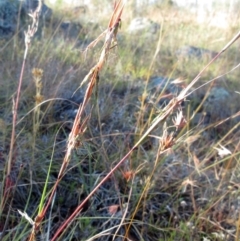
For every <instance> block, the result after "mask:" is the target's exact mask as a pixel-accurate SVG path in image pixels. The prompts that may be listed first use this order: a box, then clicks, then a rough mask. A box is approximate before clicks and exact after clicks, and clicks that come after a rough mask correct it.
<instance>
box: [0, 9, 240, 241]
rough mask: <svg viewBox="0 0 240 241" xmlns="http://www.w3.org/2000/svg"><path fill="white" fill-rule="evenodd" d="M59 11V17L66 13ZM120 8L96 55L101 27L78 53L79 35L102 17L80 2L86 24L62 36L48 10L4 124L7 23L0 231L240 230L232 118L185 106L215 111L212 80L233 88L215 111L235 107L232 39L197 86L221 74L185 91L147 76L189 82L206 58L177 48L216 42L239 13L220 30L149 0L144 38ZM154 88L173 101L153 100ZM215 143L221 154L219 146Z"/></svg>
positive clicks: (217, 236)
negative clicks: (117, 26) (109, 41)
mask: <svg viewBox="0 0 240 241" xmlns="http://www.w3.org/2000/svg"><path fill="white" fill-rule="evenodd" d="M64 11H65V12H64V16H65V18H66V17H67V18H68V19H71V20H76V18H75V15H72V14H71V11H69V10H67V9H65V10H64ZM130 12H131V8H130V6H128V5H126V6H125V9H124V11H123V16H122V29H121V30H119V32H118V35H119V36H118V38H119V40H118V45H117V47H113V48H111V49H109V48H106V51H107V53H108V55H107V58H106V56H105V57H104V59H105V61H102V62H101V58H100V60H99V62H98V59H99V56H100V54H101V53H102V52H101V51H102V49H103V47H102V46H103V43H104V42H103V41H100V42H99V43H98V45H96V47H95V48H90V49H89V50H88V51H87V55H86V56H85V57H84V55H83V54H82V46H78V44H77V43H79V42H84V46H85V45H86V44H89V43H90V42H91V41H92V40H94V39H96V38H97V36H98V35H99V34H100V33H101V32H102V31H103V30H104V29H106V27H107V26H108V21H109V18H108V19H106V18H105V17H103V16H101V17H98V18H97V16H95V15H96V14H95V15H94V13H91V12H89V13H87V14H89V16H90V17H89V18H91V17H94V18H95V21H96V24H89V23H87V20H86V17H84V16H83V18H82V19H84V24H83V27H82V28H81V30H80V32H79V34H78V35H77V36H74V37H71V36H65V35H64V33H63V32H62V31H61V30H60V23H61V21H63V20H66V19H63V17H62V15H61V9H59V10H57V11H56V13H55V15H54V16H53V19H52V20H51V22H50V23H48V24H47V25H46V29H44V34H45V35H44V38H37V37H36V38H34V39H33V40H32V43H31V46H29V52H28V56H27V59H26V60H27V61H26V65H25V68H24V75H23V84H22V88H21V95H20V101H19V107H18V111H17V115H18V116H17V123H16V126H15V127H16V134H15V135H14V137H11V132H12V108H13V99H14V100H15V92H16V89H17V84H18V83H17V81H18V79H19V76H20V71H21V66H22V59H23V54H24V41H23V40H22V39H21V38H20V39H18V40H16V41H17V45H15V43H16V42H15V39H14V38H16V36H13V38H12V39H10V40H8V41H3V42H1V43H0V44H1V45H0V47H1V53H2V54H1V56H4V59H1V65H0V71H1V73H2V81H0V86H1V88H0V100H1V101H0V126H1V130H0V147H1V149H0V165H1V168H0V170H1V172H0V177H1V180H2V185H1V190H2V191H1V200H2V201H1V213H0V214H1V219H0V231H1V233H2V236H1V240H14V241H15V240H31V237H32V238H37V239H42V240H100V241H101V240H114V239H115V240H146V241H147V240H174V241H175V240H238V239H239V234H238V232H239V211H238V209H239V204H238V202H239V201H238V194H239V185H238V183H239V175H238V172H239V163H238V159H239V140H238V139H239V133H238V132H239V131H238V129H239V128H238V122H237V121H228V122H224V123H223V124H221V125H219V122H221V121H223V120H224V119H225V118H226V117H225V116H223V117H221V116H218V115H216V116H214V117H212V118H211V122H209V123H207V124H205V125H201V124H198V123H195V122H194V120H193V119H194V118H193V114H194V113H195V112H196V113H195V114H197V113H205V112H208V111H211V112H213V110H211V109H207V108H208V107H206V105H205V103H206V101H207V100H206V98H205V97H207V95H208V94H209V93H210V89H209V87H216V86H217V87H220V86H223V87H224V88H225V89H227V90H228V91H229V92H230V93H231V95H234V99H232V100H234V101H232V103H227V102H224V103H221V104H222V109H223V110H222V111H221V113H223V111H224V109H227V110H230V109H231V113H232V115H234V113H235V112H236V111H238V108H239V107H238V102H239V95H238V94H237V93H235V92H234V91H235V90H238V79H239V71H237V69H236V70H235V71H230V70H231V69H232V68H234V67H235V66H236V65H237V64H238V63H239V59H238V48H237V43H235V44H233V45H231V46H230V48H229V49H228V50H227V51H226V52H225V53H223V54H222V55H221V56H220V57H219V58H218V59H217V60H216V61H215V62H213V64H212V65H210V66H209V67H208V68H207V70H206V71H205V72H204V73H203V75H202V78H200V79H199V80H198V82H197V83H196V85H195V87H198V86H201V85H203V84H204V83H206V82H207V81H209V80H211V79H214V78H216V77H218V76H220V75H224V76H223V77H222V78H220V79H217V80H215V81H213V82H211V83H209V84H208V85H206V86H203V87H201V88H200V89H199V90H196V91H194V94H193V96H194V97H186V100H184V101H183V99H185V96H184V95H183V98H182V97H181V96H170V97H166V95H167V94H168V93H166V89H167V86H165V90H164V88H162V90H158V89H157V88H153V89H151V90H150V89H149V83H150V82H151V79H149V77H150V76H167V77H169V78H170V80H169V84H170V81H171V79H176V78H179V77H181V78H182V79H183V82H181V83H180V85H181V86H182V87H183V88H188V86H189V84H190V83H191V81H192V80H193V79H194V78H195V77H196V76H197V74H198V73H199V72H200V71H201V70H202V69H203V68H204V67H205V66H206V65H207V64H208V62H209V61H210V59H208V58H202V59H197V58H195V59H189V58H183V59H178V58H177V57H176V51H177V49H179V48H180V47H182V46H184V45H193V46H198V47H202V48H206V49H210V50H213V51H216V52H219V51H220V50H221V49H222V48H223V47H224V46H225V45H226V44H227V43H228V42H229V41H230V40H231V39H232V38H233V36H234V35H235V34H236V29H237V27H238V26H231V28H230V27H229V29H227V30H223V29H219V28H216V27H210V26H208V25H204V24H198V23H197V22H196V21H195V20H194V16H193V15H192V14H191V13H188V12H182V11H178V10H176V9H175V8H171V7H167V6H165V7H164V9H163V8H162V7H158V8H157V7H156V8H154V9H151V8H148V9H145V10H144V15H145V16H147V17H151V19H152V20H154V21H156V22H158V23H159V24H160V25H161V28H160V31H159V33H158V34H156V36H155V37H153V38H149V39H144V38H143V37H141V36H140V37H139V36H133V35H129V34H128V33H127V26H128V23H129V22H130V20H131V18H130V17H129V15H128V13H130ZM115 14H117V12H115ZM77 21H81V18H80V20H79V19H77ZM96 26H97V27H96ZM96 64H97V65H98V66H101V67H99V71H97V72H96V70H95V69H94V71H93V75H92V77H91V76H90V79H89V80H88V83H89V82H91V83H93V86H92V88H89V87H88V86H87V84H85V85H83V86H82V87H81V88H80V89H79V86H80V84H81V82H82V80H83V79H84V78H85V76H87V75H88V73H89V71H90V70H91V69H92V68H93V67H94V66H96ZM103 65H104V67H103ZM228 72H229V73H228ZM226 73H227V74H226ZM98 75H99V80H98ZM97 80H98V81H97ZM75 91H76V93H75V95H73V93H74V92H75ZM190 91H191V90H190ZM85 93H87V94H85ZM201 95H202V97H199V96H201ZM180 97H181V98H180ZM84 98H85V99H84ZM197 98H199V99H197ZM83 100H86V102H83ZM162 100H165V101H166V100H167V103H169V101H171V100H172V102H170V103H169V104H168V105H166V106H164V105H162V103H163V102H161V101H162ZM174 100H175V101H174ZM181 102H183V103H184V104H181V105H180V103H181ZM80 104H82V106H81V105H80ZM79 106H80V107H79ZM78 108H80V109H78ZM81 108H82V109H81ZM69 109H72V111H69ZM69 113H70V114H69ZM72 113H75V114H77V119H75V120H74V118H75V116H74V114H72ZM177 114H178V116H179V117H178V119H176V118H177V117H176V116H177ZM78 121H80V123H79V122H78ZM74 130H75V132H74ZM11 140H13V141H14V148H13V152H12V157H13V158H12V160H13V164H12V165H10V164H9V161H8V160H9V152H10V151H11V150H10V143H11ZM71 143H73V146H70V145H71ZM223 147H225V148H227V149H229V150H231V154H230V155H229V154H223V155H221V152H220V151H219V149H220V150H221V149H222V148H223ZM216 148H218V149H216ZM68 152H69V153H70V154H69V156H66V154H67V153H68ZM219 154H220V155H219ZM7 167H8V168H10V172H9V173H8V172H7ZM113 170H114V172H113ZM7 173H8V174H7ZM107 177H108V179H106V178H107ZM105 179H106V180H105ZM9 180H10V183H9V182H7V181H9ZM103 180H105V182H102V181H103ZM99 183H102V184H101V185H99ZM96 187H97V188H96ZM93 190H95V191H94V193H92V191H93ZM89 195H90V196H89ZM88 196H89V197H88ZM87 197H88V198H87ZM17 210H20V211H21V212H22V213H21V214H19V213H18V211H17ZM24 212H26V213H24ZM29 217H31V219H32V220H34V221H35V223H33V224H32V225H31V221H29V220H30V219H29ZM69 217H72V218H70V219H69ZM26 219H27V220H26ZM56 232H58V233H57V234H58V237H57V236H54V235H55V234H56ZM31 234H32V236H31Z"/></svg>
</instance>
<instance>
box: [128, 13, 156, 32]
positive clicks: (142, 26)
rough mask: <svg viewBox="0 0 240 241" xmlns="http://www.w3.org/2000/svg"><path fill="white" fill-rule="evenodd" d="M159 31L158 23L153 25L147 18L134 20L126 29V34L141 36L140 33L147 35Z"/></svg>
mask: <svg viewBox="0 0 240 241" xmlns="http://www.w3.org/2000/svg"><path fill="white" fill-rule="evenodd" d="M159 29H160V25H159V24H158V23H155V22H153V21H151V20H149V19H147V18H140V17H139V18H134V19H133V20H132V21H131V23H130V25H129V27H128V33H130V34H142V33H148V34H151V35H152V34H156V33H157V32H158V30H159Z"/></svg>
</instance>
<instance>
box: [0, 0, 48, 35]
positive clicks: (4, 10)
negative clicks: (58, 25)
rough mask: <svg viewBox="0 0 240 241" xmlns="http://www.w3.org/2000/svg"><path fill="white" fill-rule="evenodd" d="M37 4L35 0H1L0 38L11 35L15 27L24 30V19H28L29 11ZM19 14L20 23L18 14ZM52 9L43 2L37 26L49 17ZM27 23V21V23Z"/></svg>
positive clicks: (14, 31) (15, 29)
mask: <svg viewBox="0 0 240 241" xmlns="http://www.w3.org/2000/svg"><path fill="white" fill-rule="evenodd" d="M37 6H38V1H37V0H22V1H18V0H13V1H7V0H1V1H0V38H8V37H11V36H13V35H14V34H15V33H16V31H17V29H18V28H19V29H23V28H24V29H25V30H26V21H27V22H28V20H30V17H29V15H28V14H29V13H31V12H32V11H34V10H35V9H36V8H37ZM19 14H20V23H18V16H19ZM51 15H52V10H51V9H50V8H48V7H47V6H46V5H45V4H44V3H43V5H42V10H41V15H40V20H39V28H41V26H42V23H43V22H44V21H48V20H49V19H50V18H51ZM28 24H29V23H28Z"/></svg>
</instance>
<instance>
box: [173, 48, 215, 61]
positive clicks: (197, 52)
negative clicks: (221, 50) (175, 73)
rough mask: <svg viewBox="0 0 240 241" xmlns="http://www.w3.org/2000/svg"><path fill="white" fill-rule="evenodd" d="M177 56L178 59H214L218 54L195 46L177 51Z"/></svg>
mask: <svg viewBox="0 0 240 241" xmlns="http://www.w3.org/2000/svg"><path fill="white" fill-rule="evenodd" d="M176 55H177V57H178V58H198V59H201V58H204V57H207V58H213V57H215V56H216V55H217V52H214V51H211V50H208V49H203V48H198V47H194V46H183V47H181V48H180V49H178V50H177V51H176Z"/></svg>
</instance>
